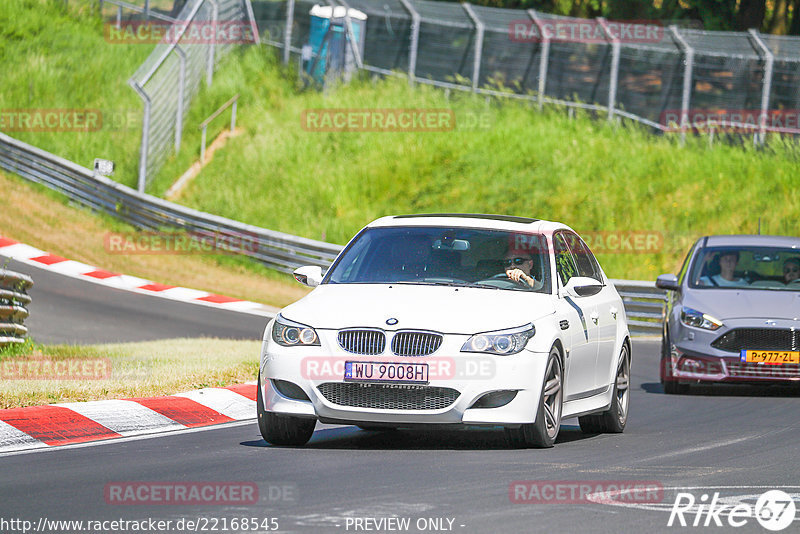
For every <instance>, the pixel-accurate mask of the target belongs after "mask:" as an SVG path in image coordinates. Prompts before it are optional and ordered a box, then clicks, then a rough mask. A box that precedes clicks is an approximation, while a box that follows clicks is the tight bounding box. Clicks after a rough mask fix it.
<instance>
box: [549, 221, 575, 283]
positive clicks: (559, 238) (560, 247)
mask: <svg viewBox="0 0 800 534" xmlns="http://www.w3.org/2000/svg"><path fill="white" fill-rule="evenodd" d="M553 246H554V249H555V255H556V271H557V272H558V277H559V278H560V279H561V284H562V285H567V282H568V281H569V279H570V278H572V277H573V276H577V275H578V269H577V268H576V267H575V259H574V258H573V257H572V253H571V252H570V251H569V246H567V242H566V240H565V239H564V235H563V234H562V233H561V232H559V233H557V234H556V235H555V236H554V237H553Z"/></svg>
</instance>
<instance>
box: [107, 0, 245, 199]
mask: <svg viewBox="0 0 800 534" xmlns="http://www.w3.org/2000/svg"><path fill="white" fill-rule="evenodd" d="M137 1H139V2H140V3H141V2H142V1H144V4H143V5H136V4H132V3H130V2H126V1H124V0H98V2H99V6H100V11H101V14H102V17H103V18H104V20H106V21H107V24H109V23H110V24H112V25H113V26H114V27H115V28H116V29H117V30H118V31H117V32H116V33H115V34H114V35H115V38H116V39H119V40H121V41H125V40H126V39H127V40H128V42H136V41H137V40H138V41H139V42H142V43H149V42H151V41H152V42H154V44H155V47H154V49H153V52H152V53H151V54H150V56H149V57H148V58H147V59H146V60H145V61H144V63H142V65H141V66H140V67H139V68H138V69H137V71H136V72H135V73H134V74H133V76H132V77H131V79H130V80H129V84H130V85H131V87H132V88H133V89H134V90H135V91H136V93H137V94H138V95H139V97H140V98H141V100H142V104H143V114H142V141H141V148H140V156H139V164H138V171H137V174H138V187H137V189H138V190H139V191H140V192H144V191H145V189H146V188H147V185H148V184H149V183H150V182H151V181H152V179H153V178H154V177H155V176H156V174H157V173H158V171H159V169H160V168H161V166H162V165H163V163H164V161H165V160H166V159H167V157H168V156H169V155H170V154H171V153H172V152H173V151H174V152H177V151H178V150H180V146H181V138H182V134H183V121H184V118H185V117H186V114H187V112H188V109H189V105H190V103H191V101H192V98H193V97H194V95H195V94H196V93H197V91H198V90H199V88H200V84H201V82H202V81H203V79H205V81H206V84H207V85H211V83H212V81H213V77H214V70H215V68H216V66H217V64H218V63H219V61H220V59H221V58H222V57H223V56H224V55H225V54H226V53H227V52H229V51H230V50H231V49H232V47H233V46H235V45H236V44H242V43H247V42H251V43H256V44H257V43H259V32H258V29H257V27H256V25H255V19H254V17H253V9H252V5H251V2H250V0H188V1H185V2H182V1H180V0H137ZM181 6H182V7H181ZM147 22H153V23H155V24H160V26H157V27H156V28H149V27H148V26H146V25H145V23H147ZM164 23H165V24H164ZM247 30H249V32H248V31H247Z"/></svg>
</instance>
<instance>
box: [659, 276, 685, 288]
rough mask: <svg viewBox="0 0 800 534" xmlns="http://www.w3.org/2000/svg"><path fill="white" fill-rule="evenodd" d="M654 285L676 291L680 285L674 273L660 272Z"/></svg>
mask: <svg viewBox="0 0 800 534" xmlns="http://www.w3.org/2000/svg"><path fill="white" fill-rule="evenodd" d="M656 287H657V288H659V289H667V290H669V291H678V290H679V289H680V288H681V286H680V284H678V277H677V276H675V275H674V274H662V275H661V276H659V277H658V278H656Z"/></svg>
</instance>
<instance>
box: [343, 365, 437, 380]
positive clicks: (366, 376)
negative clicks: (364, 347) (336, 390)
mask: <svg viewBox="0 0 800 534" xmlns="http://www.w3.org/2000/svg"><path fill="white" fill-rule="evenodd" d="M344 379H345V380H346V381H354V382H400V383H403V384H427V383H428V364H427V363H381V362H344Z"/></svg>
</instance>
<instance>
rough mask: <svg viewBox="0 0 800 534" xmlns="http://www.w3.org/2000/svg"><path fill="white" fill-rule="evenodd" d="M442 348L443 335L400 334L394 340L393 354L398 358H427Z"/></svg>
mask: <svg viewBox="0 0 800 534" xmlns="http://www.w3.org/2000/svg"><path fill="white" fill-rule="evenodd" d="M441 346H442V335H441V334H436V333H434V332H398V333H396V334H395V336H394V338H392V352H393V353H394V354H395V355H397V356H427V355H428V354H433V353H434V352H436V351H437V350H438V349H439V347H441Z"/></svg>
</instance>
